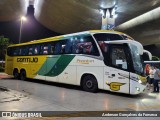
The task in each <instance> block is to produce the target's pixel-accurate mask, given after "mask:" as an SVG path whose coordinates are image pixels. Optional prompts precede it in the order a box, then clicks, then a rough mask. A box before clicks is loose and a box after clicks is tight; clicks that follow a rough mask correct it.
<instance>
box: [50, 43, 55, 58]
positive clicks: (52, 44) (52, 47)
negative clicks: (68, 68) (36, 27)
mask: <svg viewBox="0 0 160 120" xmlns="http://www.w3.org/2000/svg"><path fill="white" fill-rule="evenodd" d="M50 54H51V55H53V54H55V44H54V42H53V43H51V51H50Z"/></svg>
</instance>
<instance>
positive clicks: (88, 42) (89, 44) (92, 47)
mask: <svg viewBox="0 0 160 120" xmlns="http://www.w3.org/2000/svg"><path fill="white" fill-rule="evenodd" d="M81 44H82V45H81V49H83V54H89V55H95V56H99V52H98V48H97V45H96V43H95V42H94V40H93V38H92V37H91V36H86V37H83V39H82V38H81ZM79 49H80V48H79Z"/></svg>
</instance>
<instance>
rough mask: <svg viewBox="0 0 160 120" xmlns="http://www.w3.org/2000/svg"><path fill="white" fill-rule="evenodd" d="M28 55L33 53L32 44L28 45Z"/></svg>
mask: <svg viewBox="0 0 160 120" xmlns="http://www.w3.org/2000/svg"><path fill="white" fill-rule="evenodd" d="M28 55H33V47H32V46H30V47H29V53H28Z"/></svg>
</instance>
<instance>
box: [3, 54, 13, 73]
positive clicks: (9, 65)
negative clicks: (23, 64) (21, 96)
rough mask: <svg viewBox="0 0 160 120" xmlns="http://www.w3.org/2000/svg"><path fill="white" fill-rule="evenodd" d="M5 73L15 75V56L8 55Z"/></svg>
mask: <svg viewBox="0 0 160 120" xmlns="http://www.w3.org/2000/svg"><path fill="white" fill-rule="evenodd" d="M5 73H7V74H8V75H13V58H12V57H9V56H6V60H5Z"/></svg>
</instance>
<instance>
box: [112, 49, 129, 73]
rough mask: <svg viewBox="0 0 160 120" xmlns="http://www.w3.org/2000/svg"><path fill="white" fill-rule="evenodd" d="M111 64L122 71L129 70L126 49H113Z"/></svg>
mask: <svg viewBox="0 0 160 120" xmlns="http://www.w3.org/2000/svg"><path fill="white" fill-rule="evenodd" d="M110 57H111V62H112V66H114V67H117V68H120V69H125V70H126V69H127V68H128V66H127V59H126V55H125V52H124V49H123V48H121V47H113V48H112V50H111V56H110Z"/></svg>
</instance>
